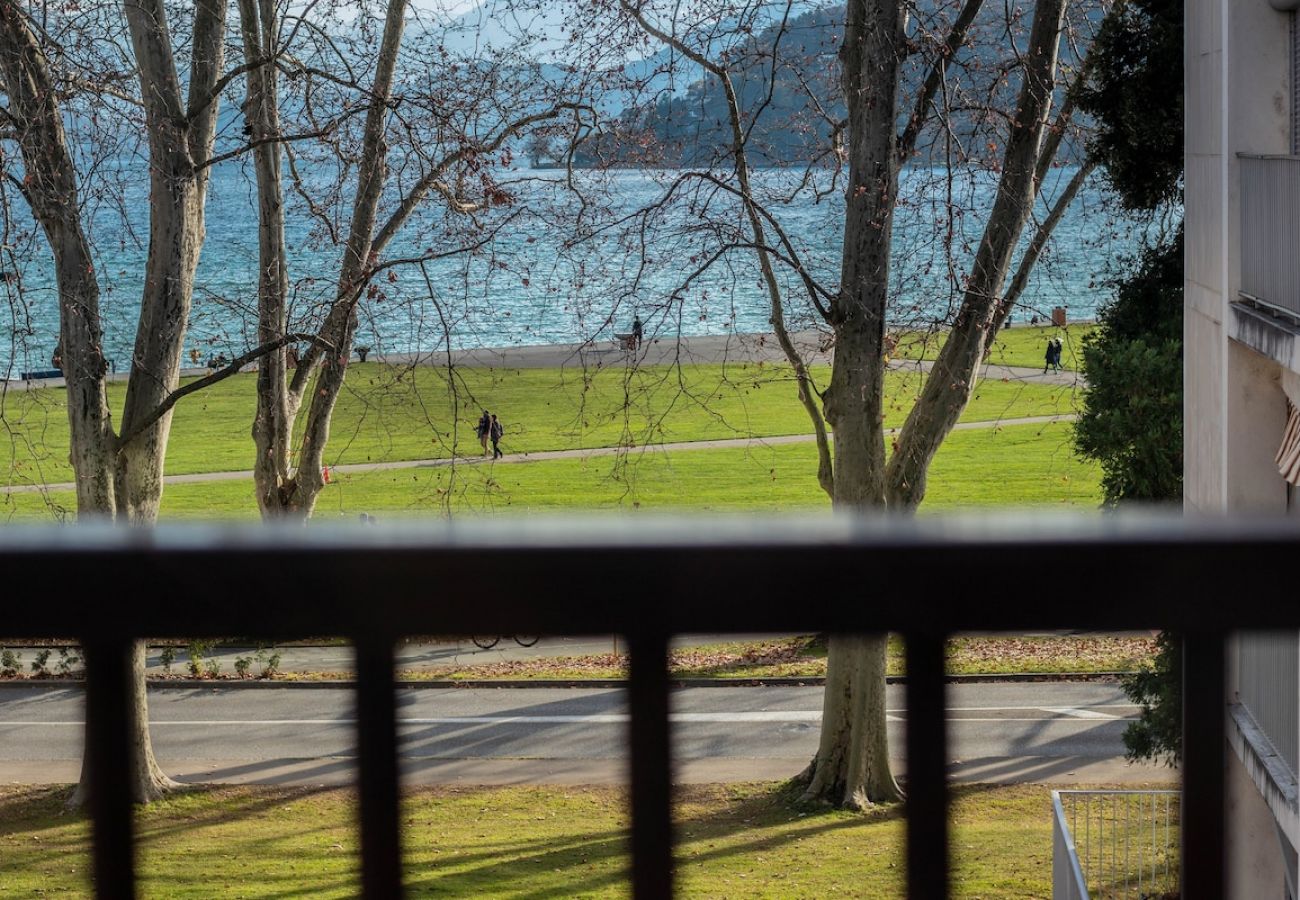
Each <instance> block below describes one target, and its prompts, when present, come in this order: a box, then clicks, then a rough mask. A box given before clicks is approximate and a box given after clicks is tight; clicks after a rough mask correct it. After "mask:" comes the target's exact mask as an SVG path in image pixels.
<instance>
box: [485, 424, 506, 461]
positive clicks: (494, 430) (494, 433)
mask: <svg viewBox="0 0 1300 900" xmlns="http://www.w3.org/2000/svg"><path fill="white" fill-rule="evenodd" d="M505 433H506V430H505V429H504V428H502V427H501V423H500V422H499V421H497V417H496V416H493V417H492V424H491V425H490V426H489V428H488V434H489V435H490V436H491V438H492V458H493V459H494V460H496V459H500V458H501V457H503V456H505V454H504V453H502V452H501V448H500V447H498V446H497V444H498V443H499V442H500V440H501V436H502V435H503V434H505Z"/></svg>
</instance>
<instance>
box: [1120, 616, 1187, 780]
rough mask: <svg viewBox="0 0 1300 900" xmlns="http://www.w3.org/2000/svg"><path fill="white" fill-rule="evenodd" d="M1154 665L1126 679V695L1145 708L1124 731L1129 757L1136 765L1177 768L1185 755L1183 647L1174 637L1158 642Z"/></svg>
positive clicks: (1165, 635)
mask: <svg viewBox="0 0 1300 900" xmlns="http://www.w3.org/2000/svg"><path fill="white" fill-rule="evenodd" d="M1156 647H1157V652H1156V658H1155V660H1154V664H1153V665H1151V666H1149V667H1143V668H1142V670H1141V671H1139V672H1136V673H1135V674H1133V675H1130V676H1128V677H1127V678H1125V679H1124V682H1123V687H1124V693H1125V694H1127V695H1128V698H1129V699H1130V700H1132V701H1133V702H1134V703H1136V704H1138V705H1139V706H1140V707H1142V712H1141V714H1140V715H1139V717H1138V720H1137V721H1136V722H1134V723H1133V724H1132V725H1130V726H1129V727H1128V728H1126V729H1124V749H1125V755H1126V756H1127V757H1128V758H1129V759H1130V760H1131V761H1133V762H1139V761H1141V760H1147V759H1150V760H1163V761H1164V763H1165V764H1166V765H1170V766H1172V765H1176V764H1177V763H1178V761H1179V760H1180V759H1181V758H1182V753H1183V732H1182V728H1183V685H1182V672H1183V643H1182V640H1181V639H1180V638H1179V637H1178V636H1177V635H1174V634H1170V633H1169V632H1167V631H1164V632H1161V633H1160V636H1159V637H1158V638H1156Z"/></svg>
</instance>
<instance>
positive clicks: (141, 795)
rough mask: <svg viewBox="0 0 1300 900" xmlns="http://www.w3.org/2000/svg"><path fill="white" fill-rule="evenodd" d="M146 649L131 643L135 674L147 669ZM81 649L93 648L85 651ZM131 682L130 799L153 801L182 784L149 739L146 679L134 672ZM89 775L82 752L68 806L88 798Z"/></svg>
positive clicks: (140, 801)
mask: <svg viewBox="0 0 1300 900" xmlns="http://www.w3.org/2000/svg"><path fill="white" fill-rule="evenodd" d="M147 651H148V647H147V646H146V645H145V642H144V641H136V642H135V643H133V644H132V645H131V671H132V673H135V672H141V673H143V672H144V667H145V662H146V657H147ZM82 652H83V653H85V652H93V651H85V650H83V651H82ZM131 681H132V684H131V694H132V700H133V703H132V706H133V707H134V713H133V715H132V719H131V744H132V747H131V750H132V757H131V767H132V768H131V773H130V775H129V778H130V783H131V799H132V800H134V801H135V802H136V803H151V802H152V801H154V800H157V799H158V798H159V797H162V796H163V795H164V794H166V793H167V792H168V791H170V790H173V789H175V788H178V787H180V784H179V783H178V782H175V781H173V780H172V779H170V778H168V777H167V776H166V775H165V774H164V773H163V770H162V769H161V768H160V767H159V765H158V761H157V760H156V759H155V758H154V755H153V742H152V741H151V740H150V739H149V698H148V696H147V686H146V684H145V680H144V678H137V677H134V675H133V677H132V679H131ZM89 776H90V772H89V769H88V768H87V766H86V762H85V754H84V753H83V754H82V763H81V778H80V779H79V780H78V782H77V788H76V790H74V791H73V792H72V796H71V797H70V798H69V799H68V806H69V807H72V808H76V807H80V806H82V805H83V804H84V803H85V802H86V800H87V799H88V796H89V791H90V790H91V787H90V778H89Z"/></svg>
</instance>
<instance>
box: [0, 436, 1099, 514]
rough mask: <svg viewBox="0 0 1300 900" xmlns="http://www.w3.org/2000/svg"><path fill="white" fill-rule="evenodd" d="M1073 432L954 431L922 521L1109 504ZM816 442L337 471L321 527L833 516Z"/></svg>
mask: <svg viewBox="0 0 1300 900" xmlns="http://www.w3.org/2000/svg"><path fill="white" fill-rule="evenodd" d="M1071 428H1072V426H1071V425H1070V424H1069V423H1065V422H1060V423H1049V424H1043V425H1014V426H1007V427H1002V428H988V429H978V430H972V431H957V432H954V433H953V434H952V435H951V436H950V437H949V438H948V440H947V441H946V442H945V443H944V445H943V447H942V448H941V449H940V450H939V453H938V454H937V455H936V457H935V460H934V464H933V466H932V468H931V472H930V478H929V491H928V495H927V497H926V500H925V503H924V504H923V505H922V507H921V510H922V512H923V513H924V514H929V513H934V512H951V511H955V510H961V509H970V508H980V507H989V506H999V507H1040V508H1041V507H1045V506H1048V507H1054V508H1056V507H1062V506H1066V507H1070V508H1074V509H1080V510H1092V509H1095V508H1096V507H1097V505H1098V504H1099V503H1100V500H1101V492H1100V486H1099V485H1100V481H1099V479H1100V475H1099V472H1098V469H1097V467H1096V466H1095V465H1093V464H1091V463H1088V462H1085V461H1082V460H1080V459H1079V458H1077V457H1076V456H1075V455H1074V454H1073V452H1072V450H1071V444H1070V441H1071ZM252 492H253V489H252V482H251V481H243V480H236V481H218V482H207V483H201V484H178V485H169V486H168V487H167V489H166V491H165V492H164V494H163V505H162V516H163V517H164V518H167V519H199V518H205V519H213V518H220V519H249V520H251V519H255V518H256V516H257V512H256V508H255V505H254V503H253V496H252ZM73 506H74V497H73V495H72V493H71V492H68V491H63V492H51V493H49V494H46V495H42V494H10V495H7V497H6V496H0V521H2V520H4V519H9V520H29V521H30V520H40V519H50V518H53V517H58V516H59V515H61V514H64V513H66V512H67V511H69V510H71V509H72V508H73ZM828 509H829V504H828V501H827V500H826V496H825V494H823V493H822V491H821V489H820V488H819V487H818V485H817V481H816V449H815V448H814V446H813V445H812V444H786V445H779V446H755V447H750V448H726V449H716V450H687V451H675V452H672V453H662V452H659V451H655V450H633V451H631V452H630V453H629V454H627V455H624V456H617V457H610V456H607V457H592V458H589V459H560V460H545V461H539V462H528V463H511V464H507V465H500V464H498V465H495V466H494V465H491V464H474V465H458V466H456V467H454V468H452V467H437V468H427V467H426V468H412V469H397V470H389V471H382V472H366V473H358V474H350V475H348V474H339V475H337V476H336V480H335V482H334V483H333V484H331V485H329V486H328V487H326V489H325V491H324V493H323V494H322V495H321V498H320V502H319V505H318V507H317V518H318V519H319V520H328V519H330V518H338V517H342V518H348V519H355V518H356V517H357V515H358V514H359V513H361V512H367V513H371V514H374V513H376V512H379V513H383V514H385V515H387V516H394V515H438V514H443V513H446V512H448V511H450V512H452V513H454V514H456V515H484V514H493V513H501V512H509V513H516V514H518V513H557V512H563V511H578V510H586V511H590V510H605V511H610V512H631V511H635V510H660V511H681V510H692V511H701V512H748V511H759V512H789V511H797V510H804V511H809V512H813V511H819V510H828Z"/></svg>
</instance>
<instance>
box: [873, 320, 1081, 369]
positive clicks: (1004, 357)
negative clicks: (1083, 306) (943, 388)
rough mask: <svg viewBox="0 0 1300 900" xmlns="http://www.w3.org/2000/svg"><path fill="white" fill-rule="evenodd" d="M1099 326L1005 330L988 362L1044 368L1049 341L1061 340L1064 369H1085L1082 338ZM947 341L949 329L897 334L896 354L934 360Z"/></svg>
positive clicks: (897, 355) (1024, 327)
mask: <svg viewBox="0 0 1300 900" xmlns="http://www.w3.org/2000/svg"><path fill="white" fill-rule="evenodd" d="M1096 327H1097V326H1096V325H1094V324H1092V323H1091V322H1076V323H1074V324H1073V325H1066V326H1065V327H1063V328H1057V327H1056V326H1054V325H1037V326H1034V325H1025V326H1015V327H1012V328H1005V329H1003V330H1002V331H1000V332H999V333H998V336H997V338H996V340H995V341H994V343H993V349H992V350H990V351H989V359H988V361H989V362H990V363H992V364H993V365H996V366H1015V367H1020V368H1026V369H1040V370H1041V369H1042V368H1043V363H1044V362H1045V361H1046V360H1045V354H1046V352H1047V342H1048V341H1049V340H1051V339H1052V338H1059V339H1060V341H1061V366H1062V368H1064V369H1066V370H1067V371H1071V372H1074V371H1078V370H1079V369H1080V368H1081V367H1082V361H1083V359H1082V354H1083V339H1084V338H1085V337H1087V336H1088V335H1089V334H1091V333H1092V331H1093V330H1094V329H1095V328H1096ZM947 339H948V332H947V331H946V330H939V331H932V332H919V331H910V332H904V333H902V334H900V335H898V344H897V345H896V346H895V348H894V355H895V356H896V357H898V358H900V359H934V358H935V357H937V356H938V355H939V350H940V349H942V348H943V344H944V341H946V340H947Z"/></svg>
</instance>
